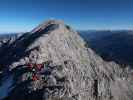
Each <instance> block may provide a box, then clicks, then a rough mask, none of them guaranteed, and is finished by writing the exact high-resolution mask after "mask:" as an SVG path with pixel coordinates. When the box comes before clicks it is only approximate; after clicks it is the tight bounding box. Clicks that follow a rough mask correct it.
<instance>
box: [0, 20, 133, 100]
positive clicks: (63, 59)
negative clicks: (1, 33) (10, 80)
mask: <svg viewBox="0 0 133 100" xmlns="http://www.w3.org/2000/svg"><path fill="white" fill-rule="evenodd" d="M85 45H86V43H85V42H84V40H83V39H82V38H81V37H80V36H79V35H78V33H77V32H75V31H73V30H72V29H71V28H70V27H68V26H66V25H64V23H63V22H62V21H56V20H50V21H48V22H46V23H43V24H41V25H39V26H38V27H37V28H35V29H33V30H32V32H30V33H26V34H24V35H22V36H21V37H19V38H18V39H16V41H15V42H13V43H12V44H11V45H10V46H9V48H10V50H8V52H7V54H5V55H3V59H2V60H0V62H1V63H3V62H4V61H5V60H6V63H3V64H6V65H7V66H9V69H10V70H11V72H12V75H13V76H14V88H13V90H12V92H11V93H10V94H9V96H8V97H7V98H6V100H16V99H17V97H18V98H20V100H37V99H39V100H132V99H133V96H132V94H133V83H132V74H133V73H132V70H130V69H129V68H128V67H126V68H124V69H123V68H121V67H120V66H119V65H117V64H115V63H114V62H110V63H107V62H105V61H103V60H102V59H101V58H100V57H99V56H98V55H96V54H95V53H94V52H93V51H92V50H91V49H90V48H86V46H85ZM27 63H32V64H43V65H44V66H45V67H44V68H43V69H44V70H43V73H41V71H37V73H39V79H38V80H35V81H33V80H31V79H29V78H28V77H27V75H30V74H29V73H31V74H33V72H32V71H30V70H29V69H28V67H27V66H25V65H26V64H27ZM46 66H47V67H46ZM40 73H41V74H40ZM42 76H43V77H45V78H46V80H45V79H42V78H40V77H42Z"/></svg>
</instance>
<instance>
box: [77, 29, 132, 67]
mask: <svg viewBox="0 0 133 100" xmlns="http://www.w3.org/2000/svg"><path fill="white" fill-rule="evenodd" d="M80 34H81V36H82V37H83V38H84V39H85V40H86V41H88V43H89V44H90V47H91V48H92V49H93V50H94V51H95V52H96V53H97V54H99V55H100V56H102V57H103V59H104V60H107V61H111V60H112V61H115V62H117V63H119V64H127V65H131V66H132V65H133V58H132V55H133V53H132V50H133V44H132V41H133V31H124V30H123V31H98V32H88V31H86V32H80ZM94 37H95V38H94Z"/></svg>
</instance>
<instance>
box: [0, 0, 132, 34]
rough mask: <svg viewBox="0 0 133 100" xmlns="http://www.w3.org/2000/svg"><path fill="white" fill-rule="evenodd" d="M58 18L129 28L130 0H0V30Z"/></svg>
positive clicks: (79, 23)
mask: <svg viewBox="0 0 133 100" xmlns="http://www.w3.org/2000/svg"><path fill="white" fill-rule="evenodd" d="M50 18H55V19H62V20H64V21H65V23H67V24H70V25H71V26H72V27H73V28H74V29H79V30H85V29H97V30H99V29H100V30H104V29H133V0H0V33H1V32H25V31H30V30H31V29H33V28H34V27H36V26H37V25H38V24H40V23H41V22H42V21H45V20H47V19H50Z"/></svg>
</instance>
